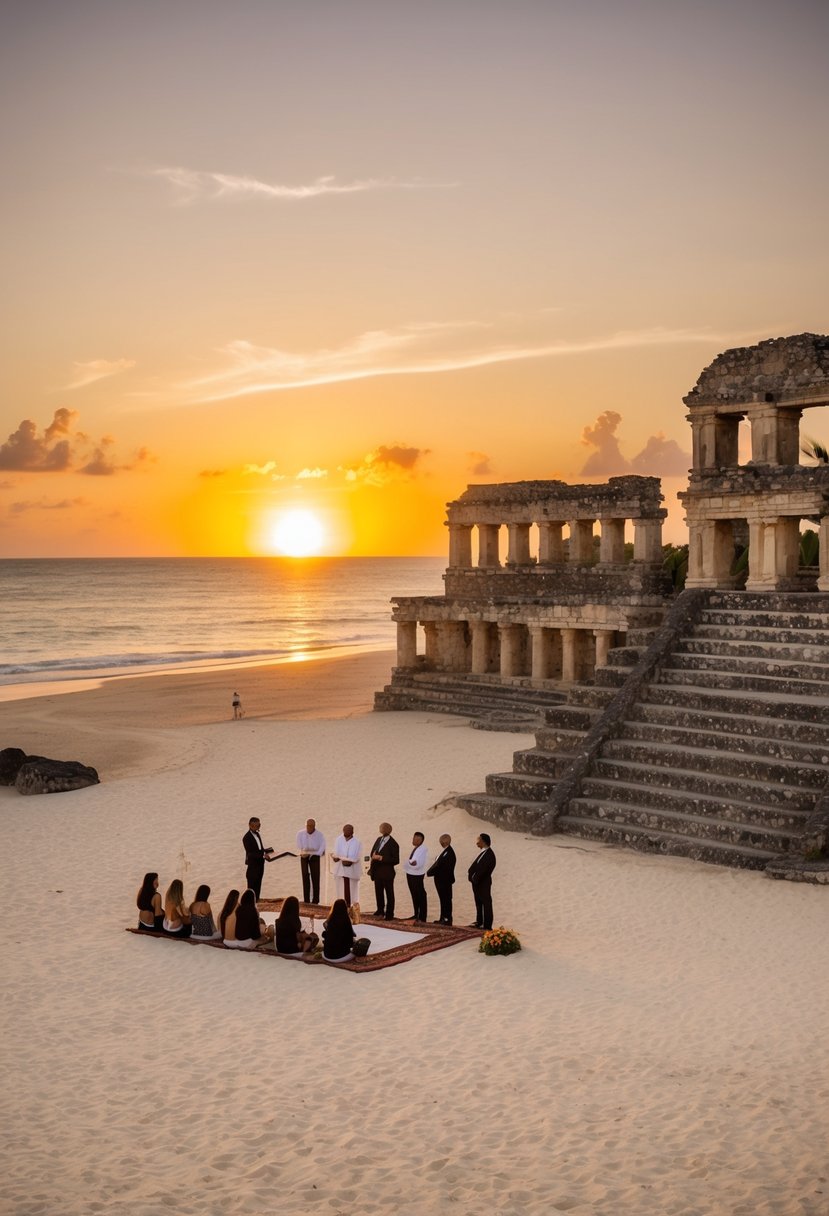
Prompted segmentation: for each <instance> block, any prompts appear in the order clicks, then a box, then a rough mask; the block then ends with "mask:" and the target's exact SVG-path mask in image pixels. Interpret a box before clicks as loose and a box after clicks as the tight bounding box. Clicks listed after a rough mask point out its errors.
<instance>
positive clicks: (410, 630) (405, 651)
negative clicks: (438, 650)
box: [397, 621, 417, 667]
mask: <svg viewBox="0 0 829 1216" xmlns="http://www.w3.org/2000/svg"><path fill="white" fill-rule="evenodd" d="M397 666H398V667H417V621H398V622H397Z"/></svg>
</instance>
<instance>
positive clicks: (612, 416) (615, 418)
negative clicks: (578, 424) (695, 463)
mask: <svg viewBox="0 0 829 1216" xmlns="http://www.w3.org/2000/svg"><path fill="white" fill-rule="evenodd" d="M621 421H622V415H621V414H617V413H616V411H615V410H605V412H604V413H603V414H600V415H599V417H598V418H597V419H596V421H595V423H594V424H593V425H592V426H586V427H585V428H584V430H583V431H582V433H581V441H582V443H583V444H584V445H585V446H586V447H592V448H595V451H593V452H592V453H591V454H590V456H588V458H587V460H586V461H585V464H584V466H583V468H582V470H581V475H582V476H583V477H620V476H622V475H623V474H625V473H638V474H640V475H641V476H645V477H684V476H685V475H686V474H687V472H688V469H689V468H690V466H691V453H690V452H685V451H683V450H682V448H681V447H680V446H679V444H678V443H677V442H676V440H674V439H666V438H665V436H664V434H663V433H662V432H661V431H660V432H659V433H658V434H656V435H651V437H650V438H649V439H648V441H647V443H646V444H645V446H644V447H643V448H642V451H641V452H639V453H638V454H637V455H636V456H634V457H633V459H632V460H628V458H627V457H626V456H624V455H623V454H622V450H621V448H620V446H619V440H618V439H617V438H616V431H617V430H618V429H619V424H620V423H621Z"/></svg>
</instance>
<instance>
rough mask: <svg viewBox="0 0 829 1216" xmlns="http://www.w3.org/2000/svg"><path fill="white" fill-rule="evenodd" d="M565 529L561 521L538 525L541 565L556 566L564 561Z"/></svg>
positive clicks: (539, 561)
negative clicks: (563, 533) (562, 533)
mask: <svg viewBox="0 0 829 1216" xmlns="http://www.w3.org/2000/svg"><path fill="white" fill-rule="evenodd" d="M563 527H564V525H563V524H562V523H561V522H560V521H559V520H551V521H548V520H544V521H543V522H542V523H540V524H539V525H538V563H539V565H541V566H555V565H557V564H559V563H560V562H563V561H564V541H563V540H562V537H561V529H562V528H563Z"/></svg>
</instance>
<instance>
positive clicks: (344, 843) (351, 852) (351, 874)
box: [334, 836, 363, 878]
mask: <svg viewBox="0 0 829 1216" xmlns="http://www.w3.org/2000/svg"><path fill="white" fill-rule="evenodd" d="M334 852H335V853H336V854H337V856H338V857H339V858H344V859H345V860H347V861H351V862H354V864H353V865H350V866H344V865H343V863H342V860H340V861H335V862H334V877H335V878H359V877H360V875H361V874H362V872H363V867H362V866H361V865H360V858H361V856H362V853H363V846H362V845H361V844H360V842H359V840H358V839H357V837H356V836H352V837H351V839H350V840H346V838H345V836H338V837H337V839H336V841H335V842H334Z"/></svg>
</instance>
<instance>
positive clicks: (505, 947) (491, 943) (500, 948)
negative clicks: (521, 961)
mask: <svg viewBox="0 0 829 1216" xmlns="http://www.w3.org/2000/svg"><path fill="white" fill-rule="evenodd" d="M520 949H521V942H520V941H519V940H518V934H517V933H515V932H514V931H513V930H512V929H505V928H504V926H503V925H499V926H498V928H497V929H487V931H486V933H485V934H484V935H483V937H482V938H481V944H480V945H479V946H478V953H479V954H515V953H516V952H517V951H518V950H520Z"/></svg>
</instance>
